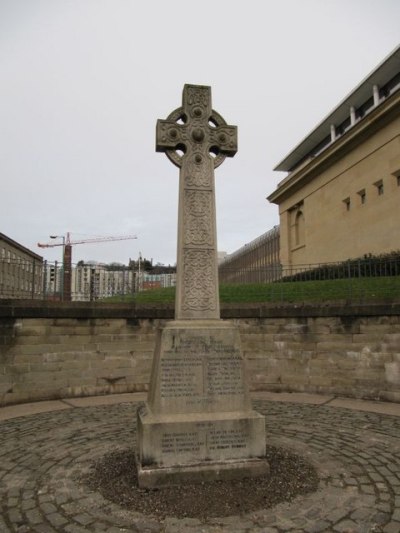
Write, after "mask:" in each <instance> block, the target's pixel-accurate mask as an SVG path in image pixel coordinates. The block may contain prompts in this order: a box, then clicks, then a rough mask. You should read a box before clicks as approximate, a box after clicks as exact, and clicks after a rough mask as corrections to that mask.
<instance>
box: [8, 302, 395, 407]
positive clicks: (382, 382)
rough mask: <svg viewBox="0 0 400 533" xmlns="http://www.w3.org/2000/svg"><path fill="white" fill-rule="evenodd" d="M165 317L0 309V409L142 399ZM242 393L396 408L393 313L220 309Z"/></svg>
mask: <svg viewBox="0 0 400 533" xmlns="http://www.w3.org/2000/svg"><path fill="white" fill-rule="evenodd" d="M172 316H173V310H172V309H171V308H169V307H162V308H154V307H153V308H152V307H142V308H136V307H134V306H128V305H125V306H123V305H120V306H99V305H97V306H96V305H88V304H84V305H83V304H81V305H74V304H68V305H67V304H64V305H59V304H58V305H51V304H47V305H46V306H43V304H40V303H37V302H29V303H27V302H25V303H23V302H15V301H14V302H3V303H2V302H0V405H5V404H11V403H18V402H26V401H34V400H41V399H54V398H66V397H72V396H85V395H95V394H108V393H117V392H118V393H120V392H134V391H145V390H147V384H148V380H149V374H150V367H151V359H152V355H153V349H154V341H155V331H156V329H157V328H158V327H160V326H162V324H163V323H164V322H165V320H167V319H171V318H172ZM222 316H223V317H224V318H229V319H231V320H233V321H234V322H235V323H236V324H237V325H238V326H239V328H240V333H241V342H242V349H243V353H244V356H245V358H246V360H247V367H248V373H249V381H250V387H251V389H252V390H273V391H307V392H320V393H329V394H337V395H344V396H352V397H359V398H376V399H385V400H391V401H400V304H390V305H385V304H382V305H358V306H349V305H342V306H338V305H331V306H329V305H325V306H295V305H292V306H283V307H273V306H260V305H247V306H240V308H239V307H237V306H226V307H224V308H223V310H222Z"/></svg>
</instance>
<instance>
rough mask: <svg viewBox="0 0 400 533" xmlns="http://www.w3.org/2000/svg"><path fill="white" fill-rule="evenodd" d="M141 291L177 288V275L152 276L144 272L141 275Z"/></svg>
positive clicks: (173, 273)
mask: <svg viewBox="0 0 400 533" xmlns="http://www.w3.org/2000/svg"><path fill="white" fill-rule="evenodd" d="M141 277H142V279H141V289H142V290H149V289H161V288H165V287H175V285H176V273H175V272H172V273H167V274H151V273H147V272H144V273H143V274H142V275H141Z"/></svg>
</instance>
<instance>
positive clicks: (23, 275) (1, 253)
mask: <svg viewBox="0 0 400 533" xmlns="http://www.w3.org/2000/svg"><path fill="white" fill-rule="evenodd" d="M42 266H43V258H42V257H41V256H40V255H38V254H35V253H34V252H32V251H31V250H28V248H25V246H22V244H19V243H18V242H16V241H14V240H13V239H10V237H7V236H6V235H4V234H3V233H0V298H41V297H42Z"/></svg>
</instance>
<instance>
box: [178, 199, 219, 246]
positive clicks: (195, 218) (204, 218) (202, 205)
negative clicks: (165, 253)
mask: <svg viewBox="0 0 400 533" xmlns="http://www.w3.org/2000/svg"><path fill="white" fill-rule="evenodd" d="M212 204H213V197H212V192H211V191H193V190H186V191H185V203H184V215H185V216H184V220H185V236H184V243H185V246H210V247H211V246H214V224H213V221H214V218H215V217H214V216H213V206H212Z"/></svg>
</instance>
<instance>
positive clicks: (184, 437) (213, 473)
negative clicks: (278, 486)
mask: <svg viewBox="0 0 400 533" xmlns="http://www.w3.org/2000/svg"><path fill="white" fill-rule="evenodd" d="M137 436H138V448H137V469H138V478H139V486H140V487H148V488H150V487H157V486H162V485H169V484H174V483H181V482H184V481H190V482H201V481H205V480H212V479H232V478H235V477H246V476H255V475H262V474H267V473H268V472H269V465H268V463H267V461H266V460H265V419H264V417H263V416H262V415H260V414H258V413H256V412H255V411H253V410H252V409H251V404H250V399H249V394H248V390H247V384H246V379H245V368H244V361H243V357H242V354H241V349H240V338H239V331H238V329H237V328H236V327H235V326H234V325H233V324H231V323H227V322H223V321H221V320H208V321H195V322H193V321H172V322H170V323H168V324H167V325H166V326H165V327H164V328H163V329H162V330H160V331H159V334H158V339H157V343H156V349H155V354H154V359H153V369H152V376H151V382H150V391H149V400H148V402H147V403H146V404H144V405H142V406H141V407H140V408H139V409H138V413H137Z"/></svg>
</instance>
